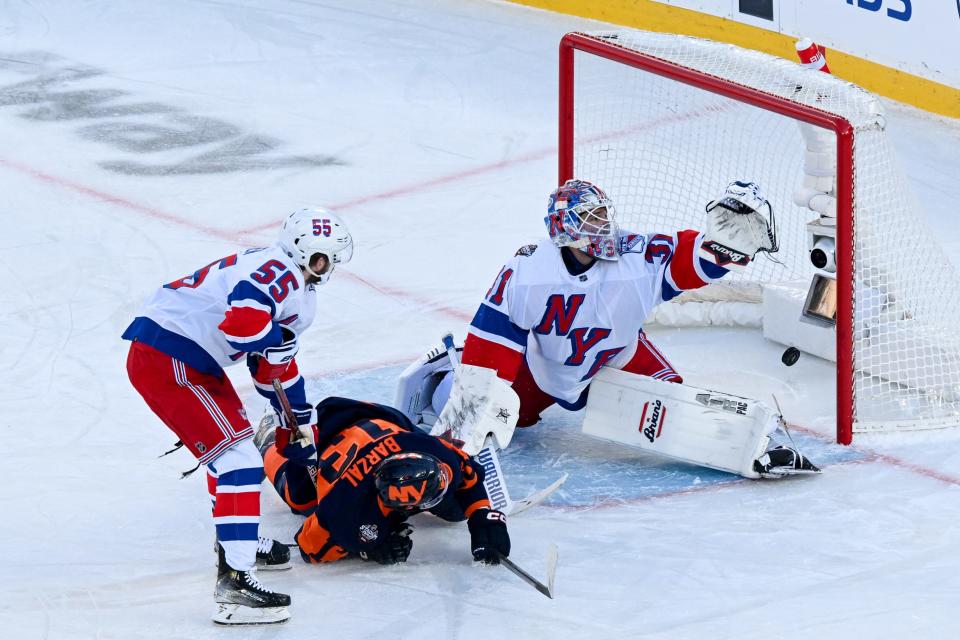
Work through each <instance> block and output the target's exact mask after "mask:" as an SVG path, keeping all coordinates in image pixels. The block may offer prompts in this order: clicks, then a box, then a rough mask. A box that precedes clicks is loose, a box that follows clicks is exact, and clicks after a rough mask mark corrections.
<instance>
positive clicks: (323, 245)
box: [279, 207, 353, 284]
mask: <svg viewBox="0 0 960 640" xmlns="http://www.w3.org/2000/svg"><path fill="white" fill-rule="evenodd" d="M279 243H280V247H281V248H282V249H283V251H284V253H286V254H287V255H288V256H290V257H291V258H293V261H294V262H295V263H297V265H299V266H300V267H302V268H303V269H304V270H305V271H306V272H307V273H308V274H310V275H311V276H313V277H314V278H319V280H320V284H323V283H324V282H326V281H327V280H329V279H330V274H331V273H333V268H334V267H335V266H336V265H338V264H343V263H346V262H350V258H352V257H353V237H352V236H351V235H350V231H349V229H347V225H346V224H344V222H343V220H341V219H340V218H339V217H338V216H337V215H336V214H335V213H333V212H332V211H330V210H328V209H323V208H319V207H318V208H316V209H300V210H299V211H294V212H293V213H291V214H290V215H289V216H287V219H286V220H284V221H283V227H282V228H281V229H280V238H279ZM318 253H320V254H323V255H324V256H326V258H327V268H326V269H324V270H323V272H322V273H315V272H314V271H313V270H312V269H311V268H310V263H311V262H312V259H313V257H314V256H315V255H316V254H318Z"/></svg>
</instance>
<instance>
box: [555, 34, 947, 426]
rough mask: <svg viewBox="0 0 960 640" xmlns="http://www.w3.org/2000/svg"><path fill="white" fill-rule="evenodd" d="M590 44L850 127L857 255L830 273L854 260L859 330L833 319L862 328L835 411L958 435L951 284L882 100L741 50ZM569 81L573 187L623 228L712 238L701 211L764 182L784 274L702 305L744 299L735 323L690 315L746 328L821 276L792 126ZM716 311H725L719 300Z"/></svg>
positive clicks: (714, 97) (622, 81)
mask: <svg viewBox="0 0 960 640" xmlns="http://www.w3.org/2000/svg"><path fill="white" fill-rule="evenodd" d="M587 35H589V36H591V37H593V38H596V39H597V40H599V41H603V42H607V43H610V44H614V45H616V46H618V47H623V48H625V49H628V50H632V51H638V52H642V53H644V54H647V55H650V56H653V57H655V58H659V59H661V60H666V61H669V62H672V63H675V64H677V65H679V66H681V67H685V68H690V69H695V70H698V71H701V72H704V73H706V74H709V75H710V76H713V77H715V78H720V79H723V80H725V81H729V83H731V84H735V85H742V86H746V87H752V88H754V89H759V90H761V91H763V92H766V93H769V94H773V95H776V96H780V97H782V98H785V99H788V100H790V101H792V102H794V103H796V104H800V105H806V106H808V107H812V108H814V109H818V110H822V111H826V112H829V113H833V114H837V115H840V116H842V117H844V118H845V119H846V120H847V121H849V122H850V124H851V125H852V126H853V129H854V132H855V135H854V152H853V176H854V180H853V211H852V213H851V212H848V213H844V212H843V211H839V212H838V213H837V215H841V216H842V215H852V218H853V247H852V249H851V248H850V247H839V246H838V247H837V254H838V256H837V260H838V262H839V261H841V260H844V259H846V260H849V259H850V258H849V256H850V253H851V250H852V253H853V281H854V284H853V290H854V304H853V317H852V318H846V319H845V318H838V320H837V321H838V323H842V322H848V323H852V325H853V340H852V344H846V345H842V344H838V349H841V350H843V349H846V350H850V351H851V352H852V354H853V369H854V375H853V388H852V389H851V390H850V398H838V407H839V406H840V405H842V404H844V403H849V404H850V406H851V409H852V416H853V428H854V430H858V431H863V430H876V429H897V428H907V429H910V428H931V427H943V426H954V425H960V335H958V331H957V328H956V318H957V317H958V313H960V308H958V307H960V290H958V284H957V283H958V279H957V274H956V272H955V270H954V269H953V268H952V266H951V265H950V262H949V260H948V259H947V257H946V255H945V254H944V252H943V250H942V249H941V248H940V246H939V244H938V243H937V241H936V239H935V236H934V234H932V233H931V232H930V231H929V230H928V229H927V228H926V225H925V223H924V222H923V219H922V217H921V215H920V213H919V211H918V209H917V205H916V203H915V201H914V198H913V197H912V195H911V193H910V189H909V186H908V185H907V183H906V181H905V179H904V177H903V173H902V172H901V171H900V169H899V168H898V166H897V162H896V160H895V156H894V152H893V150H892V148H891V146H890V144H889V142H888V140H887V136H886V134H885V127H886V120H885V118H884V116H883V111H882V107H881V106H880V104H879V103H878V101H877V99H876V97H875V96H874V95H872V94H870V93H869V92H867V91H865V90H863V89H861V88H859V87H856V86H855V85H852V84H850V83H847V82H844V81H842V80H840V79H838V78H835V77H833V76H830V75H828V74H825V73H820V72H817V71H813V70H810V69H804V68H803V67H802V66H800V65H799V64H795V63H792V62H790V61H787V60H783V59H780V58H775V57H773V56H769V55H766V54H762V53H758V52H755V51H748V50H745V49H741V48H739V47H736V46H733V45H728V44H722V43H716V42H710V41H706V40H701V39H696V38H689V37H684V36H675V35H669V34H658V33H648V32H641V31H627V30H625V31H617V32H602V33H593V34H587ZM574 79H575V80H574V89H573V95H574V143H573V151H574V156H573V157H574V175H575V176H577V177H579V178H584V179H588V180H591V181H594V182H596V183H597V184H600V185H601V186H602V187H603V188H604V189H605V190H606V191H607V193H608V194H609V195H610V197H611V198H613V200H614V201H615V203H616V205H617V216H618V219H619V221H620V224H621V226H622V227H623V228H625V229H629V230H635V231H640V232H657V231H660V232H664V233H672V232H673V231H675V230H677V229H685V228H692V229H699V228H703V227H704V225H705V222H706V218H705V214H704V205H705V204H706V203H707V201H709V200H711V199H713V198H715V197H717V196H718V195H720V194H721V193H722V192H723V189H724V187H725V186H726V185H727V184H728V183H729V182H730V181H732V180H736V179H740V180H751V181H754V182H757V183H758V184H760V185H761V187H762V188H763V191H764V193H765V195H766V196H767V198H768V199H769V200H770V201H771V203H772V204H773V207H774V210H775V213H776V219H777V223H778V227H779V238H780V247H781V249H780V251H779V253H777V254H776V260H777V261H776V262H775V261H772V260H768V259H766V258H765V257H763V256H759V257H758V259H757V261H756V262H755V263H753V264H752V265H751V267H750V268H748V269H747V270H746V271H745V272H744V273H743V274H740V275H735V276H731V277H730V278H729V282H728V283H727V284H728V285H729V286H727V287H726V288H725V289H724V290H723V291H719V292H715V293H713V292H707V296H708V297H710V296H712V297H713V299H720V300H724V301H728V300H733V301H737V302H736V305H739V306H736V305H735V306H734V307H733V309H734V311H733V312H732V313H733V319H732V320H731V319H729V318H728V317H727V315H725V314H724V313H719V314H717V313H714V312H707V311H703V310H699V311H694V312H692V315H693V317H700V318H701V320H702V321H704V322H711V321H718V322H735V323H737V322H746V323H747V324H749V323H750V322H751V320H749V319H747V316H749V313H747V312H744V311H743V310H742V309H743V307H744V305H746V306H747V307H750V306H751V303H756V302H759V300H760V292H761V290H762V289H761V287H762V286H763V285H765V284H770V283H782V282H801V283H809V281H810V280H811V278H812V276H813V274H814V273H815V270H814V268H813V267H812V266H811V264H810V262H809V253H808V246H807V233H806V225H807V223H808V222H811V221H813V220H817V219H818V218H819V217H820V214H819V213H817V212H815V211H812V210H811V209H809V208H807V207H804V206H798V205H797V204H795V203H794V198H793V194H794V192H795V191H796V190H797V189H798V187H800V186H801V183H802V181H803V178H804V175H805V169H804V166H805V165H804V158H805V156H804V151H805V142H804V138H803V137H802V136H801V132H800V126H799V124H798V122H797V121H796V120H794V119H792V118H789V117H786V116H781V115H777V114H776V113H773V112H771V111H767V110H765V109H762V108H758V107H754V106H751V105H749V104H745V103H744V102H741V101H738V100H736V99H732V98H727V97H723V96H721V95H718V94H716V93H712V92H710V91H707V90H705V89H702V88H699V87H697V86H692V85H690V84H685V83H683V82H680V81H678V80H677V79H675V78H671V77H663V76H660V75H654V74H652V73H648V72H645V71H642V70H640V69H636V68H633V67H631V66H628V65H627V64H623V63H622V62H618V61H614V60H608V59H605V58H602V57H599V56H597V55H593V54H590V53H585V52H582V51H578V52H577V53H576V56H575V71H574ZM804 126H809V125H804ZM829 136H830V140H835V137H834V136H833V134H832V133H830V134H829ZM841 161H842V159H841ZM834 162H835V161H834ZM830 170H831V171H834V170H835V167H833V168H831V169H830ZM809 171H810V168H809V167H808V168H807V173H809ZM804 286H805V285H804ZM684 304H687V305H690V304H691V303H690V302H689V299H688V300H682V299H681V300H680V301H678V303H677V304H673V303H671V305H664V309H663V311H662V312H660V313H659V314H658V316H657V318H656V321H658V322H661V323H664V322H666V323H670V322H673V321H674V319H675V318H677V317H678V316H681V315H682V316H683V317H685V318H689V317H690V316H691V313H685V314H678V313H677V312H676V309H678V308H679V307H678V305H684ZM696 304H698V305H699V304H702V303H700V302H697V303H696ZM707 305H708V307H706V308H709V307H712V306H716V307H718V308H722V307H725V306H726V302H722V303H716V302H708V303H707ZM752 306H753V307H754V308H756V307H759V305H756V304H753V305H752ZM703 308H704V307H701V308H700V309H703ZM717 318H720V319H719V320H717ZM754 322H755V320H754Z"/></svg>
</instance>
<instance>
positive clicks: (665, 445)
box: [583, 368, 780, 478]
mask: <svg viewBox="0 0 960 640" xmlns="http://www.w3.org/2000/svg"><path fill="white" fill-rule="evenodd" d="M779 424H780V415H779V414H778V413H777V412H776V411H775V410H774V409H773V408H772V407H770V406H768V405H766V404H764V403H762V402H759V401H757V400H752V399H750V398H741V397H739V396H734V395H730V394H727V393H722V392H718V391H711V390H709V389H699V388H697V387H691V386H689V385H685V384H677V383H674V382H663V381H661V380H654V379H652V378H648V377H645V376H638V375H635V374H632V373H628V372H625V371H619V370H616V369H610V368H604V369H601V370H600V372H599V373H598V374H597V375H596V377H594V379H593V382H592V383H591V384H590V397H589V399H588V401H587V407H586V413H585V416H584V420H583V432H584V433H586V434H588V435H592V436H596V437H598V438H603V439H605V440H611V441H613V442H619V443H622V444H627V445H631V446H635V447H638V448H640V449H643V450H644V451H650V452H652V453H658V454H660V455H663V456H666V457H669V458H673V459H675V460H681V461H683V462H690V463H693V464H697V465H701V466H704V467H710V468H712V469H719V470H721V471H728V472H730V473H736V474H739V475H741V476H743V477H745V478H759V477H761V475H760V473H758V471H757V470H756V468H755V466H754V462H755V461H756V460H757V459H758V458H760V457H761V456H762V455H763V454H764V452H765V451H766V450H767V448H768V444H769V442H770V438H769V436H770V434H771V433H772V432H773V431H774V430H775V429H776V428H777V427H778V426H779Z"/></svg>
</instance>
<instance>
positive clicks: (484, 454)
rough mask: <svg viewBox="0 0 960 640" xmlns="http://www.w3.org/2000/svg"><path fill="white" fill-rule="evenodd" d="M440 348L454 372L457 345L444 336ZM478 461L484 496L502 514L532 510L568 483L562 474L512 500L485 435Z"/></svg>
mask: <svg viewBox="0 0 960 640" xmlns="http://www.w3.org/2000/svg"><path fill="white" fill-rule="evenodd" d="M442 342H443V346H444V348H445V349H446V350H447V357H448V358H449V359H450V365H451V366H452V367H453V369H454V370H456V368H457V367H458V366H460V358H459V356H458V354H457V349H456V346H455V345H454V343H453V335H452V334H449V333H448V334H446V335H445V336H443V338H442ZM474 458H475V459H476V461H477V462H479V463H480V465H481V466H482V467H483V471H484V474H483V486H484V488H485V489H486V490H487V497H488V498H490V504H491V506H492V507H493V508H494V509H497V510H498V511H502V512H503V513H505V514H507V515H508V516H515V515H517V514H519V513H522V512H524V511H526V510H527V509H529V508H531V507H535V506H537V505H538V504H540V503H541V502H543V501H544V500H546V499H547V498H549V497H550V495H551V494H552V493H553V492H554V491H556V490H557V489H559V488H560V486H561V485H563V483H564V482H566V481H567V477H568V476H569V474H567V473H564V474H563V475H562V476H561V477H560V478H559V479H557V480H556V481H554V482H553V484H551V485H550V486H548V487H547V488H546V489H542V490H540V491H535V492H534V493H532V494H530V495H529V496H527V497H526V498H523V499H521V500H512V499H511V498H510V492H509V491H508V490H507V482H506V478H504V476H503V470H502V469H501V468H500V457H499V456H498V455H497V449H496V446H495V445H494V440H493V438H492V437H491V436H490V435H488V436H487V437H486V438H485V439H484V441H483V448H482V449H480V451H478V452H477V455H476V456H474Z"/></svg>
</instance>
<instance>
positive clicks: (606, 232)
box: [543, 180, 620, 260]
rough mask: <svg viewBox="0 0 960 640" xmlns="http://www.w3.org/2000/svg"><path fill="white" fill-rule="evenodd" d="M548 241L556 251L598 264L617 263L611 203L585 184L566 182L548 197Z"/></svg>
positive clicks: (595, 187) (603, 195)
mask: <svg viewBox="0 0 960 640" xmlns="http://www.w3.org/2000/svg"><path fill="white" fill-rule="evenodd" d="M543 221H544V222H545V223H546V225H547V232H548V233H549V234H550V239H551V240H553V243H554V244H555V245H557V246H558V247H572V248H574V249H580V250H581V251H583V252H584V253H586V254H587V255H590V256H593V257H594V258H600V259H602V260H618V259H619V258H620V253H619V252H618V251H617V233H618V228H617V223H616V220H615V219H614V209H613V202H612V201H611V200H610V198H608V197H607V194H606V193H604V191H603V189H601V188H600V187H598V186H597V185H595V184H593V183H592V182H587V181H586V180H567V181H566V182H564V183H563V185H562V186H560V187H559V188H557V189H556V191H554V192H553V193H551V194H550V201H549V203H548V205H547V216H546V217H545V218H544V219H543Z"/></svg>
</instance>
